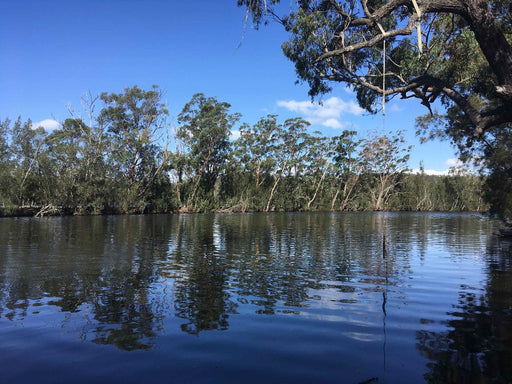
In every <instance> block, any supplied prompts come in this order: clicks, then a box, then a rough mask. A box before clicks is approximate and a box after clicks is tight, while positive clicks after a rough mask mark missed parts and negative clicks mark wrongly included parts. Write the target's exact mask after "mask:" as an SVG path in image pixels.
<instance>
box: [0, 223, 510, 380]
mask: <svg viewBox="0 0 512 384" xmlns="http://www.w3.org/2000/svg"><path fill="white" fill-rule="evenodd" d="M492 225H493V224H492V221H490V220H488V219H484V218H481V217H477V216H474V217H473V216H470V215H441V214H439V215H432V214H429V215H426V214H425V215H423V214H389V213H387V214H385V213H379V214H331V213H315V214H306V213H297V214H268V215H266V214H245V215H181V216H165V215H164V216H132V217H130V216H124V217H68V218H47V219H39V220H36V219H1V220H0V325H1V324H2V323H1V321H8V322H9V323H10V324H17V323H19V324H21V323H23V324H24V325H25V326H30V325H31V324H34V327H38V326H39V325H38V324H39V323H40V322H41V321H42V320H41V319H44V321H46V322H47V323H50V324H55V323H59V324H58V326H60V327H62V328H65V329H71V330H72V332H71V333H72V334H73V335H78V337H79V338H80V339H81V340H84V341H91V342H93V343H95V344H103V345H113V346H116V347H117V348H118V349H119V350H126V351H134V350H148V349H150V350H151V349H152V348H153V347H155V345H157V344H158V343H162V340H164V337H168V336H169V335H175V333H176V330H178V331H179V332H181V333H182V334H184V335H185V334H192V335H197V336H201V335H205V334H212V332H211V331H214V330H216V331H225V332H222V333H223V334H224V335H226V336H225V337H226V338H229V337H230V336H229V334H230V332H229V331H230V329H231V328H232V324H233V323H235V324H236V325H237V326H238V327H240V326H241V325H240V323H241V322H242V321H250V324H253V326H254V324H256V323H254V322H255V321H258V319H260V320H264V319H281V318H282V319H296V320H294V321H297V320H300V321H304V322H308V324H310V325H309V326H308V327H303V326H302V325H300V326H299V325H296V326H297V327H299V328H300V329H301V332H302V333H301V337H302V338H303V339H304V340H309V344H308V346H307V347H305V350H309V351H310V350H311V349H313V350H315V349H317V348H319V349H320V350H322V349H325V350H328V349H329V348H332V342H331V341H329V340H334V339H336V340H338V344H336V345H339V347H338V348H346V350H345V349H343V350H342V351H336V354H340V353H341V352H343V351H345V352H343V353H347V356H348V355H350V353H352V352H353V350H356V349H357V348H367V350H366V352H365V356H362V357H361V358H360V359H359V360H357V364H360V365H361V366H365V367H367V368H366V369H367V370H371V369H373V368H372V367H373V366H375V365H376V364H375V362H374V361H371V359H379V361H380V363H379V364H382V368H379V370H378V372H377V373H374V374H372V375H371V377H377V376H380V377H381V378H382V379H383V380H384V381H385V378H386V375H389V372H395V371H397V370H398V371H399V372H400V374H399V375H401V376H398V377H402V378H403V380H406V379H409V378H410V379H411V380H415V379H416V378H417V376H415V375H420V377H422V378H424V379H425V380H428V381H430V382H458V381H460V382H466V381H467V382H469V381H471V380H475V377H478V378H479V379H478V380H480V381H479V382H487V381H486V380H488V379H489V380H490V378H496V379H498V381H500V380H502V379H506V380H510V379H511V368H510V367H509V365H508V362H509V361H512V352H511V351H512V345H511V344H512V342H511V337H512V331H511V329H510V328H511V326H510V324H512V321H511V320H512V319H511V313H510V308H511V307H512V301H511V299H510V298H511V297H512V295H511V293H512V287H511V286H510V281H512V280H511V279H512V266H511V265H510V258H507V257H509V256H506V255H510V250H509V249H502V248H503V246H502V245H501V248H500V247H498V246H497V245H495V244H489V243H488V239H489V238H490V237H489V234H490V233H491V232H492V228H493V227H492ZM500 244H503V243H500ZM504 255H505V256H504ZM459 271H460V272H459ZM287 316H288V317H287ZM261 324H265V323H261ZM314 327H317V328H315V329H313V328H314ZM327 330H328V331H327ZM206 331H210V332H206ZM266 332H274V333H275V334H276V335H278V334H279V332H282V330H280V329H279V328H275V329H272V328H271V327H270V328H268V329H267V331H266ZM173 337H174V336H173ZM238 337H240V335H238ZM244 337H245V338H246V339H245V340H243V341H244V342H245V343H247V345H249V346H250V345H251V343H257V340H256V338H257V337H260V338H261V335H258V334H256V333H255V334H254V335H252V334H251V333H250V332H248V333H246V334H245V335H244ZM323 337H326V340H325V341H322V340H323V339H322V338H323ZM301 343H305V341H301ZM344 344H345V346H343V345H344ZM272 348H274V347H272ZM275 348H276V349H279V348H281V346H276V347H275ZM416 351H419V352H420V354H418V356H417V357H416V358H415V360H414V361H412V360H411V356H412V355H414V354H415V353H417V352H416ZM308 353H310V352H308ZM332 356H335V354H333V355H332ZM324 360H325V361H329V359H328V358H324ZM405 361H407V366H406V365H405V364H406V363H405ZM336 364H337V366H338V367H339V362H338V363H336ZM336 364H335V363H333V366H336ZM353 364H356V363H355V362H354V361H353ZM397 367H398V368H397ZM347 369H348V368H347ZM354 371H355V372H358V371H363V369H362V368H361V369H359V370H354ZM475 372H476V373H477V376H475ZM344 373H347V372H345V371H344ZM359 378H360V380H359V381H364V379H365V378H364V377H359ZM395 378H396V377H395ZM366 379H368V378H366ZM506 380H505V381H506ZM392 381H393V380H392Z"/></svg>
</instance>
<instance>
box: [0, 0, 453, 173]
mask: <svg viewBox="0 0 512 384" xmlns="http://www.w3.org/2000/svg"><path fill="white" fill-rule="evenodd" d="M0 14H1V15H2V16H1V21H0V119H2V120H3V119H5V118H11V119H15V118H17V117H18V116H21V117H22V119H24V120H25V119H28V118H31V119H32V121H34V122H41V121H44V120H55V121H63V120H64V119H66V118H68V117H70V115H69V112H68V109H67V106H68V105H70V106H71V107H72V108H73V109H75V110H80V97H81V96H82V95H83V94H84V93H86V92H90V93H91V94H93V95H96V94H99V93H101V92H109V93H110V92H116V93H117V92H122V91H123V89H124V88H127V87H131V86H134V85H137V86H139V87H141V88H144V89H149V88H150V87H151V86H152V85H153V84H156V85H158V86H159V87H160V88H161V89H162V90H163V91H164V93H165V100H166V102H167V103H168V105H169V110H170V113H171V115H172V116H176V115H177V114H178V113H179V112H180V110H181V109H182V108H183V106H184V105H185V103H187V102H188V101H189V100H190V99H191V97H192V95H193V94H195V93H197V92H202V93H204V94H205V95H206V96H213V97H216V98H217V99H218V100H219V101H225V102H228V103H230V104H231V105H232V111H233V112H240V113H241V114H242V120H241V121H242V122H247V123H250V124H253V123H255V122H256V121H257V120H258V119H259V118H260V117H262V116H265V115H266V114H268V113H272V114H278V115H279V117H280V121H283V120H284V119H286V118H288V117H295V116H302V117H304V118H306V119H308V120H309V121H310V122H311V123H312V126H311V130H312V131H313V130H319V131H321V132H322V133H323V134H325V135H336V134H339V133H340V132H341V129H354V130H357V131H358V132H359V135H360V137H361V138H364V137H367V135H368V134H369V132H372V131H375V130H381V129H382V117H381V115H376V116H370V115H368V114H366V113H362V112H361V111H360V110H359V108H358V107H357V104H356V101H355V97H354V95H353V94H351V92H350V91H349V90H347V89H346V87H345V86H344V85H343V84H340V85H336V86H335V87H334V90H333V92H332V93H331V94H329V95H325V96H324V97H323V100H324V103H323V106H318V105H313V104H311V103H310V100H309V98H308V95H307V90H308V89H307V86H306V85H304V84H298V85H297V84H295V81H296V76H295V72H294V67H293V64H292V63H291V62H289V61H288V60H287V59H286V57H284V55H283V54H282V51H281V47H280V46H281V43H282V42H283V41H285V40H286V39H287V36H286V33H285V32H284V31H283V30H282V28H280V27H279V26H278V25H268V26H263V27H261V28H260V29H259V30H258V31H255V30H254V29H253V28H252V26H251V25H248V26H247V29H246V31H245V34H244V18H245V11H244V9H242V8H238V7H237V6H236V0H215V1H213V0H196V1H178V0H168V1H164V0H161V1H156V0H124V1H119V0H102V1H98V0H87V1H85V0H66V1H64V0H62V1H57V0H55V1H52V0H45V1H43V0H39V1H37V0H34V1H9V0H0ZM240 43H241V44H240ZM386 111H387V113H386V128H387V129H388V130H394V129H402V130H404V131H406V132H407V139H408V141H409V143H410V144H411V145H413V146H414V148H413V150H412V154H411V160H410V167H411V168H418V167H419V163H420V161H423V162H424V166H425V169H427V170H435V171H443V170H446V169H447V168H449V166H451V165H454V161H455V157H456V156H455V152H454V150H453V149H452V148H451V147H450V146H449V145H448V144H447V143H443V142H439V141H437V142H431V143H427V144H420V143H419V140H418V139H417V138H416V137H415V135H414V131H415V128H414V118H415V117H416V116H417V115H420V114H424V113H426V112H427V111H426V109H424V108H422V106H421V105H420V104H419V103H418V102H416V101H413V100H407V101H403V100H396V101H391V102H390V103H388V104H387V106H386Z"/></svg>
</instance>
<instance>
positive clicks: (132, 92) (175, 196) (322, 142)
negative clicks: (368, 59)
mask: <svg viewBox="0 0 512 384" xmlns="http://www.w3.org/2000/svg"><path fill="white" fill-rule="evenodd" d="M82 104H83V111H82V114H79V113H76V112H74V111H72V110H70V113H71V117H70V118H69V119H66V120H65V121H64V122H63V124H62V126H61V127H60V128H59V129H56V130H53V131H50V132H46V131H45V130H44V129H43V128H42V127H35V126H34V124H33V123H32V122H31V121H30V120H28V121H25V122H24V121H22V120H21V118H18V119H17V120H16V121H11V120H9V119H5V120H3V121H1V122H0V214H1V215H4V216H6V215H21V214H33V215H39V216H42V215H48V214H106V213H158V212H210V211H216V212H247V211H266V212H269V211H301V210H305V211H306V210H332V211H345V210H351V211H354V210H413V211H461V210H463V211H483V210H486V209H488V207H487V205H486V203H485V202H484V199H483V195H484V193H483V190H484V179H482V178H481V177H479V176H477V175H474V174H472V173H470V172H468V171H465V170H464V169H461V168H458V169H452V170H451V173H450V175H449V176H430V175H427V174H425V173H424V172H420V173H415V174H413V173H411V172H409V171H408V164H407V162H408V157H409V150H410V147H408V146H407V145H406V143H405V141H404V138H403V135H402V133H401V132H400V131H397V132H388V133H386V134H384V133H382V132H381V133H373V134H372V135H370V136H369V137H366V138H360V137H359V136H358V135H357V133H356V132H355V131H343V132H341V133H340V135H338V136H335V137H325V136H322V135H321V134H320V133H319V132H312V133H311V132H310V130H309V129H308V127H309V123H308V122H307V121H305V120H303V119H301V118H293V119H287V120H286V121H283V122H280V121H279V118H278V116H275V115H268V116H265V117H262V118H261V119H260V120H259V121H258V122H257V123H256V124H254V125H252V126H250V125H248V124H243V123H240V118H241V116H240V115H239V114H238V113H233V112H231V111H230V105H229V104H228V103H225V102H220V101H218V100H217V99H215V98H212V97H206V96H204V95H203V94H196V95H194V96H193V98H192V99H191V101H190V102H189V103H187V104H186V105H185V106H184V107H183V109H182V111H181V113H180V114H179V115H178V117H177V124H175V125H176V126H174V127H171V126H170V124H168V122H167V117H168V113H169V112H168V110H167V109H166V106H165V105H164V104H163V103H162V92H161V90H160V89H159V88H158V87H156V86H155V87H153V89H151V90H148V91H145V90H142V89H140V88H138V87H132V88H127V89H125V90H124V92H123V93H120V94H107V93H104V94H101V95H99V96H98V97H91V96H90V95H89V96H85V97H83V98H82ZM235 126H236V127H237V128H238V131H239V133H240V134H239V137H238V138H236V139H234V140H233V139H231V132H232V130H234V128H235Z"/></svg>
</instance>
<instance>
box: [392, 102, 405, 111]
mask: <svg viewBox="0 0 512 384" xmlns="http://www.w3.org/2000/svg"><path fill="white" fill-rule="evenodd" d="M389 109H390V110H391V112H402V111H403V110H404V109H403V108H402V107H400V106H399V105H398V104H391V107H390V108H389Z"/></svg>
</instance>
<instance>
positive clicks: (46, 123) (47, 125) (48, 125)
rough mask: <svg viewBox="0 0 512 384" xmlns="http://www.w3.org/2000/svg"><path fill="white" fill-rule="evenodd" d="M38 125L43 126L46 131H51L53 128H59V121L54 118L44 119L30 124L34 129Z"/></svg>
mask: <svg viewBox="0 0 512 384" xmlns="http://www.w3.org/2000/svg"><path fill="white" fill-rule="evenodd" d="M39 127H43V128H44V129H45V130H46V131H53V130H55V129H60V123H59V122H58V121H56V120H52V119H45V120H42V121H39V122H38V123H33V124H32V129H36V128H39Z"/></svg>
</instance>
